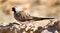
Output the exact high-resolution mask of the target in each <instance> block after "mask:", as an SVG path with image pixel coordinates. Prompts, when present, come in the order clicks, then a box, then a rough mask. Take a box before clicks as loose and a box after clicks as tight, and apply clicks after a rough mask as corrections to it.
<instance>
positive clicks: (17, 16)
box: [12, 7, 54, 22]
mask: <svg viewBox="0 0 60 33" xmlns="http://www.w3.org/2000/svg"><path fill="white" fill-rule="evenodd" d="M12 11H14V18H15V19H16V20H17V21H22V22H24V21H30V20H34V21H38V20H45V19H54V18H41V17H34V16H31V15H29V14H27V13H25V12H24V11H22V10H21V11H19V12H17V11H16V9H15V7H13V8H12Z"/></svg>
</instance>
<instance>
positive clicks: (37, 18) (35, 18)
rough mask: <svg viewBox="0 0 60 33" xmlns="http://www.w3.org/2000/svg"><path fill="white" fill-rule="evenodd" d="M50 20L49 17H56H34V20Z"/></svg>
mask: <svg viewBox="0 0 60 33" xmlns="http://www.w3.org/2000/svg"><path fill="white" fill-rule="evenodd" d="M46 19H47V20H48V19H55V18H39V17H33V20H35V21H38V20H46Z"/></svg>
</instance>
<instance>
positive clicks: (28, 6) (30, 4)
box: [0, 0, 60, 24]
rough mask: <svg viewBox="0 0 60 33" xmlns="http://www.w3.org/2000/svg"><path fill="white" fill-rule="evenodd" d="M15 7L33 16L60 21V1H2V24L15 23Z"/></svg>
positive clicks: (0, 21)
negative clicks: (13, 9)
mask: <svg viewBox="0 0 60 33" xmlns="http://www.w3.org/2000/svg"><path fill="white" fill-rule="evenodd" d="M13 6H18V7H22V9H24V11H26V12H27V13H29V14H30V15H32V16H36V17H54V18H56V19H60V15H59V14H60V0H0V23H1V24H3V23H2V22H4V24H7V23H9V22H12V21H15V19H14V17H13V12H12V7H13Z"/></svg>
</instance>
